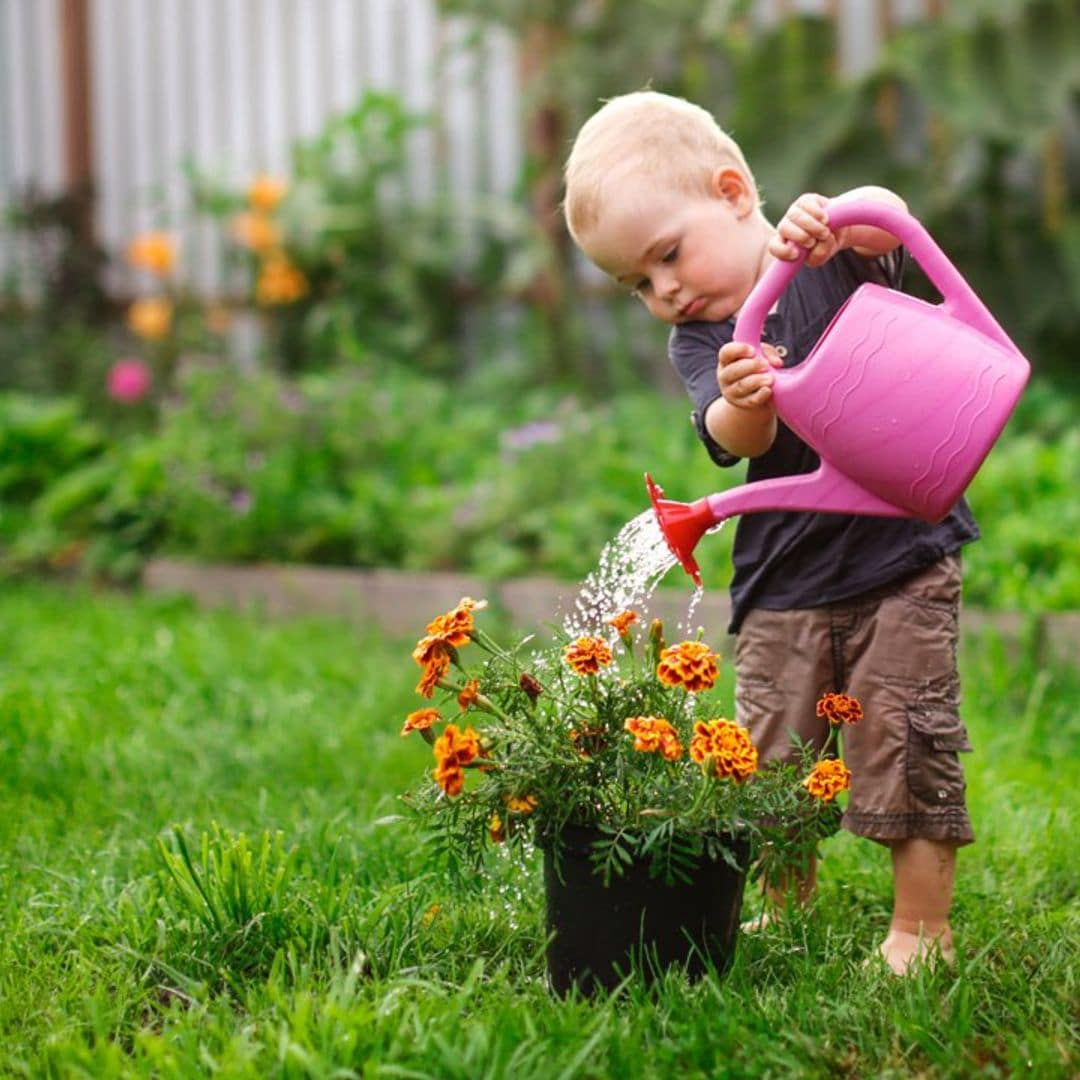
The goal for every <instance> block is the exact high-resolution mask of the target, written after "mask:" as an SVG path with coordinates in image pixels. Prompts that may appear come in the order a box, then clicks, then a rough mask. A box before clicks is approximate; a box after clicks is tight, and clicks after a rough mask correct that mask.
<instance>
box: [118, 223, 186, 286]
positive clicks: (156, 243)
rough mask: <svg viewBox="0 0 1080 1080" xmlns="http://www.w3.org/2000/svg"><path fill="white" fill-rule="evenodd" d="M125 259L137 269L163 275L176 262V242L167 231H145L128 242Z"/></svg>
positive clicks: (169, 270)
mask: <svg viewBox="0 0 1080 1080" xmlns="http://www.w3.org/2000/svg"><path fill="white" fill-rule="evenodd" d="M127 261H128V262H129V263H131V265H132V266H134V267H135V268H136V269H138V270H147V271H149V272H150V273H151V274H157V275H158V276H159V277H164V276H165V275H166V274H168V273H170V272H171V271H172V268H173V266H174V265H175V263H176V244H175V243H174V242H173V238H172V237H171V236H170V235H169V234H168V233H167V232H145V233H142V234H140V235H139V236H136V237H135V239H134V240H132V241H131V243H130V244H128V248H127Z"/></svg>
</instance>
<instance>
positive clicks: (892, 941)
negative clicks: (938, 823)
mask: <svg viewBox="0 0 1080 1080" xmlns="http://www.w3.org/2000/svg"><path fill="white" fill-rule="evenodd" d="M889 846H890V847H891V848H892V862H893V887H894V890H895V892H894V899H893V916H892V922H891V923H890V924H889V933H888V935H887V936H886V938H885V940H884V941H883V942H882V943H881V945H880V946H879V947H878V951H879V952H880V953H881V955H882V956H883V957H884V958H885V961H886V962H887V963H888V965H889V967H891V968H892V969H893V971H895V972H896V973H897V974H901V975H902V974H903V973H904V972H905V971H907V969H908V966H909V965H910V964H911V963H912V962H913V961H919V960H924V959H926V958H927V957H928V956H930V955H932V954H933V953H935V952H938V951H940V953H941V956H942V958H943V959H945V960H946V961H948V962H949V963H951V962H952V959H953V948H952V928H951V927H950V926H949V911H950V909H951V908H952V897H953V883H954V880H955V876H956V845H955V844H952V843H950V842H948V841H946V840H924V839H921V838H915V839H911V840H897V841H895V842H893V843H892V844H890V845H889Z"/></svg>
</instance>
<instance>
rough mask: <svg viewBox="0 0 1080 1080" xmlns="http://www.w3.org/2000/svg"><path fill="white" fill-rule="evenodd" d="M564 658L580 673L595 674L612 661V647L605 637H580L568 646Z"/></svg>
mask: <svg viewBox="0 0 1080 1080" xmlns="http://www.w3.org/2000/svg"><path fill="white" fill-rule="evenodd" d="M563 659H564V660H565V661H566V663H567V664H569V665H570V667H571V668H573V669H574V671H576V672H577V673H578V674H579V675H595V674H596V673H597V672H598V671H599V670H600V669H601V668H602V667H607V665H608V664H610V663H611V660H612V655H611V649H609V648H608V644H607V642H606V641H604V639H603V638H598V637H580V638H578V639H577V641H574V642H571V643H570V644H569V645H567V646H566V650H565V652H564V653H563Z"/></svg>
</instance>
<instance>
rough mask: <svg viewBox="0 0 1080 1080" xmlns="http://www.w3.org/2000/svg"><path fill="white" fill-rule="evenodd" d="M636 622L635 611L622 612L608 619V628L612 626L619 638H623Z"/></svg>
mask: <svg viewBox="0 0 1080 1080" xmlns="http://www.w3.org/2000/svg"><path fill="white" fill-rule="evenodd" d="M637 621H638V615H637V612H636V611H622V612H620V613H619V614H618V615H616V616H615V617H614V618H612V619H608V626H614V627H615V629H616V630H617V631H618V632H619V636H620V637H625V636H626V634H627V633H628V632H629V630H630V627H631V626H633V625H634V623H636V622H637Z"/></svg>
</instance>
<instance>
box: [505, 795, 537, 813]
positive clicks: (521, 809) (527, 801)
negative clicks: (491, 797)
mask: <svg viewBox="0 0 1080 1080" xmlns="http://www.w3.org/2000/svg"><path fill="white" fill-rule="evenodd" d="M504 802H505V803H506V809H507V810H509V811H510V813H511V814H531V813H532V812H533V811H534V810H535V809H536V807H537V806H538V805H539V801H538V800H537V798H536V796H535V795H508V796H507V797H506V798H505V800H504Z"/></svg>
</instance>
